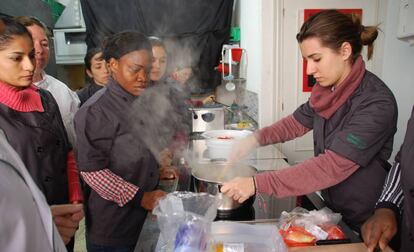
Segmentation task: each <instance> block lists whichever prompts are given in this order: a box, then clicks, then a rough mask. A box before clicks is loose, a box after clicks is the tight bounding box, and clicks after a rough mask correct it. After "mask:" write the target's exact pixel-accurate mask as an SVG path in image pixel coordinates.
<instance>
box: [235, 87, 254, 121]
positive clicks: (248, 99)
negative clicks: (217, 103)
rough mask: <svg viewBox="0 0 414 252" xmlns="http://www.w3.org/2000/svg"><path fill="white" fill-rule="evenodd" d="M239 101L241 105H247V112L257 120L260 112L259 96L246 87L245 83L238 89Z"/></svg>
mask: <svg viewBox="0 0 414 252" xmlns="http://www.w3.org/2000/svg"><path fill="white" fill-rule="evenodd" d="M236 92H237V102H238V103H239V104H240V105H245V106H247V108H246V110H245V111H246V113H247V114H248V115H249V116H250V117H251V118H253V119H254V120H255V121H256V122H257V120H258V114H259V97H258V94H257V93H255V92H252V91H249V90H246V89H245V85H243V84H241V85H239V86H238V87H237V89H236Z"/></svg>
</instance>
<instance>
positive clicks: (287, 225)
mask: <svg viewBox="0 0 414 252" xmlns="http://www.w3.org/2000/svg"><path fill="white" fill-rule="evenodd" d="M341 218H342V216H341V214H339V213H334V212H332V211H331V210H330V209H329V208H326V207H325V208H322V209H320V210H312V211H308V210H306V209H304V208H300V207H297V208H295V209H293V210H292V211H291V212H289V213H288V212H282V214H281V217H280V225H279V228H280V234H281V235H282V237H283V239H284V240H285V242H286V244H287V245H288V246H310V245H314V244H315V242H316V241H318V240H326V239H344V238H345V235H344V233H343V232H342V230H341V228H340V227H339V226H338V225H337V224H338V223H339V221H340V220H341Z"/></svg>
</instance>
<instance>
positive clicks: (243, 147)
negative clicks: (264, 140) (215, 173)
mask: <svg viewBox="0 0 414 252" xmlns="http://www.w3.org/2000/svg"><path fill="white" fill-rule="evenodd" d="M259 146H260V144H259V142H258V141H257V139H256V137H255V136H254V134H252V135H250V136H248V137H246V138H243V139H241V140H239V141H237V142H236V143H235V144H234V145H233V148H232V150H231V152H230V156H229V159H228V162H229V163H230V164H236V163H238V162H240V160H242V159H244V158H246V157H247V156H248V155H249V154H250V153H251V152H252V151H253V150H254V149H256V148H257V147H259Z"/></svg>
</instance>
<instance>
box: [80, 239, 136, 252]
mask: <svg viewBox="0 0 414 252" xmlns="http://www.w3.org/2000/svg"><path fill="white" fill-rule="evenodd" d="M134 248H135V246H119V247H112V246H104V245H98V244H93V243H90V242H88V241H86V249H87V250H88V252H133V251H134Z"/></svg>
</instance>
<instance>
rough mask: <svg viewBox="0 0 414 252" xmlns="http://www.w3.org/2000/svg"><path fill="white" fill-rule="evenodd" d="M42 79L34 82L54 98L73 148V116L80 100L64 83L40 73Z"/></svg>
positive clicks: (74, 141)
mask: <svg viewBox="0 0 414 252" xmlns="http://www.w3.org/2000/svg"><path fill="white" fill-rule="evenodd" d="M42 76H43V79H42V80H41V81H38V82H35V83H34V84H35V85H36V86H37V87H39V88H43V89H45V90H47V91H49V92H50V93H52V95H53V98H55V100H56V102H57V104H58V106H59V111H60V114H61V116H62V120H63V125H64V126H65V129H66V132H67V133H68V137H69V141H70V143H71V144H72V146H73V148H75V147H76V134H75V128H74V125H73V118H74V117H75V114H76V112H77V111H78V109H79V105H80V100H79V97H78V95H77V94H76V93H75V92H73V91H72V90H71V89H70V88H69V87H68V86H67V85H66V84H65V83H63V82H61V81H60V80H58V79H56V78H54V77H52V76H50V75H48V74H46V73H45V72H43V73H42Z"/></svg>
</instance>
